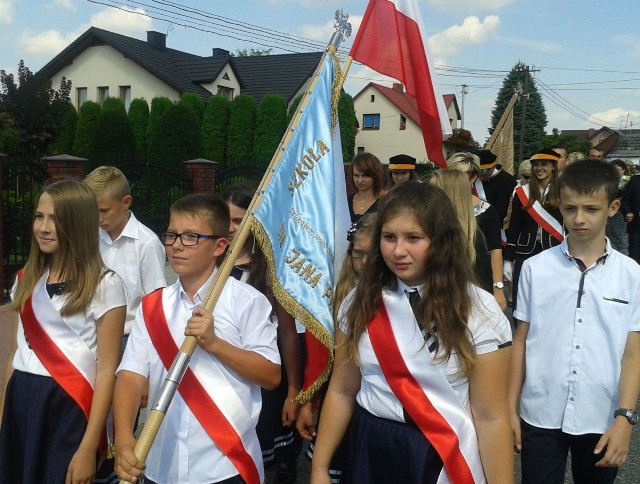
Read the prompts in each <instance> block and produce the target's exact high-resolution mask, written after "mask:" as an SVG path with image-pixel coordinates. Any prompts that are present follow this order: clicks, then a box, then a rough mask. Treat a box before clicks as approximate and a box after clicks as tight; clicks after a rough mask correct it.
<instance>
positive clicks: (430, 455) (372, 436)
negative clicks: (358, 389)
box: [343, 405, 443, 484]
mask: <svg viewBox="0 0 640 484" xmlns="http://www.w3.org/2000/svg"><path fill="white" fill-rule="evenodd" d="M348 441H349V442H348V455H349V457H348V460H347V462H348V465H347V466H346V468H345V473H344V481H343V482H346V483H353V484H361V483H363V482H366V483H367V484H376V483H380V484H389V483H390V482H402V483H405V484H431V483H433V484H435V483H436V482H437V480H438V476H439V475H440V472H441V471H442V466H443V464H442V459H440V456H439V455H438V453H437V452H436V450H435V449H434V448H433V446H432V445H431V443H430V442H429V441H428V440H427V439H426V438H425V437H424V435H423V434H422V432H421V431H420V429H418V427H416V426H415V425H412V424H407V423H402V422H396V421H393V420H387V419H384V418H380V417H376V416H374V415H372V414H371V413H369V412H367V411H366V410H365V409H363V408H362V407H360V406H359V405H356V408H355V409H354V413H353V419H352V420H351V426H350V428H349V437H348Z"/></svg>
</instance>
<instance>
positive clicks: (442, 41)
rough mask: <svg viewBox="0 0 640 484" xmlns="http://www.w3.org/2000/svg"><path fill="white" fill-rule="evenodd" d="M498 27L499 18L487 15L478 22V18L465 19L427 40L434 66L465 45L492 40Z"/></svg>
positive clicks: (443, 61) (442, 62)
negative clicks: (460, 23)
mask: <svg viewBox="0 0 640 484" xmlns="http://www.w3.org/2000/svg"><path fill="white" fill-rule="evenodd" d="M498 27H500V18H499V17H498V16H496V15H489V16H487V17H485V18H484V20H482V21H480V19H479V18H478V17H467V18H465V19H464V21H463V22H462V25H453V26H451V27H449V28H448V29H446V30H444V31H443V32H440V33H438V34H436V35H434V36H432V37H430V38H429V50H430V51H431V54H432V55H433V57H434V59H435V63H436V64H444V63H445V58H446V57H450V56H453V55H455V54H457V53H458V52H460V50H461V49H462V48H463V47H465V46H466V45H470V44H482V43H484V42H487V41H489V40H492V39H494V38H495V36H496V32H497V30H498Z"/></svg>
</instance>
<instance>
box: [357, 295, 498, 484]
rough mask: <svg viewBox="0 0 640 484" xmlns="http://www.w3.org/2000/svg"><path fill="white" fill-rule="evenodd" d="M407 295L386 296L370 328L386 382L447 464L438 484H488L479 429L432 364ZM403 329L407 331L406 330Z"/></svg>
mask: <svg viewBox="0 0 640 484" xmlns="http://www.w3.org/2000/svg"><path fill="white" fill-rule="evenodd" d="M412 320H413V321H415V317H414V316H413V312H412V310H411V307H410V306H409V301H408V300H407V298H406V296H405V295H404V293H403V291H401V290H400V291H396V292H390V291H384V292H383V301H382V303H381V304H380V308H379V311H378V314H377V316H376V318H375V319H374V320H373V321H372V322H371V324H370V325H369V327H368V334H369V338H370V340H371V344H372V346H373V350H374V353H375V355H376V358H377V359H378V362H379V363H380V367H381V369H382V372H383V373H384V376H385V379H386V380H387V382H388V383H389V386H390V387H391V390H392V391H393V393H394V394H395V396H396V397H397V398H398V400H400V402H401V403H402V406H403V407H404V409H405V410H406V412H407V413H408V414H409V416H410V417H411V419H412V420H413V421H414V422H415V423H416V425H417V426H418V428H419V429H420V430H421V431H422V433H423V434H424V436H425V437H426V438H427V440H428V441H429V442H430V443H431V445H433V447H434V448H435V449H436V451H437V452H438V454H439V455H440V457H441V458H442V461H443V463H444V472H442V473H441V475H440V478H439V479H438V482H439V483H449V482H451V483H456V484H467V483H469V484H470V483H484V482H486V480H485V476H484V471H483V468H482V463H481V461H480V452H479V449H478V441H477V436H476V431H475V427H474V425H473V421H472V419H471V416H470V415H469V413H468V411H467V410H466V409H465V408H464V406H463V405H462V403H461V402H460V400H459V399H458V397H457V395H456V393H455V391H454V390H453V388H451V385H450V384H449V382H448V381H447V379H446V378H445V377H444V375H443V374H442V372H441V371H440V369H439V368H438V367H437V366H436V365H435V364H433V363H432V357H431V354H430V353H429V351H428V350H427V347H426V345H425V344H424V340H423V339H422V337H421V335H420V332H419V328H418V327H417V323H416V332H417V334H418V335H419V336H420V337H419V338H416V337H415V333H412V332H411V331H407V330H406V325H407V323H408V321H412ZM403 327H404V329H403Z"/></svg>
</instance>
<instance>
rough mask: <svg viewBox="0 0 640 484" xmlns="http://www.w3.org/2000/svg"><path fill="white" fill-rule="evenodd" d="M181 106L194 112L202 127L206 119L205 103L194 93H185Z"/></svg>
mask: <svg viewBox="0 0 640 484" xmlns="http://www.w3.org/2000/svg"><path fill="white" fill-rule="evenodd" d="M179 104H184V105H185V106H187V107H188V108H189V109H191V110H192V111H193V114H195V115H196V118H198V125H200V126H201V125H202V118H203V117H204V102H203V101H202V98H201V97H200V96H198V95H197V94H195V93H193V92H185V93H184V94H183V95H182V96H180V102H179Z"/></svg>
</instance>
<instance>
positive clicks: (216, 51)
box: [211, 47, 229, 57]
mask: <svg viewBox="0 0 640 484" xmlns="http://www.w3.org/2000/svg"><path fill="white" fill-rule="evenodd" d="M228 55H229V51H228V50H225V49H220V48H219V47H214V48H213V49H211V57H227V56H228Z"/></svg>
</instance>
